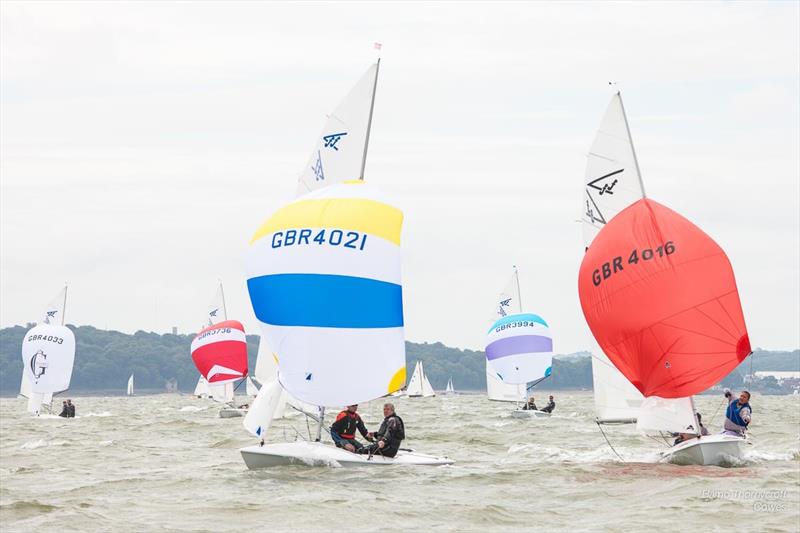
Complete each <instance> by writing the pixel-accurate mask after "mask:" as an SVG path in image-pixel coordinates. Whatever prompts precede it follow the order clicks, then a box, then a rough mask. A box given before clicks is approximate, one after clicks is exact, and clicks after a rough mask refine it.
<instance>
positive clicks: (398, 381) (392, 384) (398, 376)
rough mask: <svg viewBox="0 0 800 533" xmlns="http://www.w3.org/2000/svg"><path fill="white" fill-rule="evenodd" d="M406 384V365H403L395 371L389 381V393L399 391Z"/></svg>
mask: <svg viewBox="0 0 800 533" xmlns="http://www.w3.org/2000/svg"><path fill="white" fill-rule="evenodd" d="M405 384H406V367H403V368H401V369H400V370H398V371H397V372H395V373H394V376H392V379H391V380H390V381H389V389H388V391H387V393H388V394H391V393H393V392H395V391H399V390H400V389H402V388H403V387H404V386H405Z"/></svg>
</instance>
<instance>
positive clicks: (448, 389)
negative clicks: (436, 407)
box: [444, 378, 456, 393]
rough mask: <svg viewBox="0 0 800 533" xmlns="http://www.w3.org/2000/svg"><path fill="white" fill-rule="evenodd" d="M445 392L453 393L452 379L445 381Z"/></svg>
mask: <svg viewBox="0 0 800 533" xmlns="http://www.w3.org/2000/svg"><path fill="white" fill-rule="evenodd" d="M444 391H445V392H448V393H450V392H455V391H456V390H455V389H454V388H453V378H450V379H448V380H447V387H445V389H444Z"/></svg>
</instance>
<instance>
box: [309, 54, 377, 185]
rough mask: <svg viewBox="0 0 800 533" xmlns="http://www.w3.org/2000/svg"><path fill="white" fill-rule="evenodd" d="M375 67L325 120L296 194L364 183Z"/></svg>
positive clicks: (368, 71) (375, 77)
mask: <svg viewBox="0 0 800 533" xmlns="http://www.w3.org/2000/svg"><path fill="white" fill-rule="evenodd" d="M378 67H379V64H378V63H376V64H374V65H372V66H371V67H369V69H367V71H366V72H365V73H364V75H363V76H362V77H361V79H360V80H359V82H358V83H357V84H356V86H355V87H353V89H352V90H351V91H350V93H349V94H348V95H347V97H345V99H344V100H343V101H342V102H341V103H340V104H339V106H338V107H337V108H336V110H335V111H334V112H333V113H332V114H331V115H329V116H328V120H327V121H326V122H325V126H324V127H323V128H322V132H321V133H320V134H319V137H318V138H317V141H316V143H315V145H314V150H313V151H312V152H311V157H310V158H309V161H308V164H306V167H305V168H304V169H303V172H302V173H301V174H300V178H299V180H298V182H299V183H298V194H304V193H306V192H309V191H313V190H316V189H319V188H321V187H325V186H327V185H332V184H336V183H341V182H344V181H348V180H355V179H364V174H363V172H364V162H365V158H366V153H367V144H368V142H369V129H370V122H371V117H372V108H373V104H374V96H375V88H376V85H377V80H378Z"/></svg>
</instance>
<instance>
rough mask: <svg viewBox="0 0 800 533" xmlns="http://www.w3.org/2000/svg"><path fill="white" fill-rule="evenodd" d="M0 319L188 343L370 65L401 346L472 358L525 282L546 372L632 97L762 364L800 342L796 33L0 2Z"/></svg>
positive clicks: (786, 17) (640, 17)
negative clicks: (398, 254)
mask: <svg viewBox="0 0 800 533" xmlns="http://www.w3.org/2000/svg"><path fill="white" fill-rule="evenodd" d="M0 6H1V7H0V9H1V14H2V22H1V24H2V25H1V26H0V74H2V81H1V82H0V172H1V174H0V177H1V182H0V253H2V262H1V263H2V264H1V265H0V294H1V295H2V298H1V299H0V324H2V325H3V326H7V325H12V324H20V323H25V322H26V321H33V320H36V319H37V318H38V315H39V313H40V311H41V310H42V309H43V307H44V306H45V305H46V303H47V302H48V301H49V300H50V298H51V297H52V296H53V295H55V294H56V293H57V292H58V290H59V289H60V288H61V285H62V284H63V282H64V281H68V282H69V284H70V300H69V303H68V309H67V315H68V317H67V318H68V322H70V323H75V324H92V325H95V326H97V327H101V328H105V327H108V328H113V329H120V330H123V331H133V330H136V329H145V330H153V329H155V330H157V331H167V330H168V328H169V327H170V326H173V325H176V326H178V328H179V330H180V331H182V332H187V331H194V330H196V329H197V328H198V327H199V326H200V325H201V323H202V321H203V318H204V314H205V310H206V305H207V304H208V303H209V301H210V300H211V298H212V297H213V294H214V291H215V289H216V282H217V278H221V279H222V280H223V282H224V283H225V289H226V295H227V297H228V308H229V314H230V316H231V318H237V319H240V320H242V321H243V322H244V323H245V326H246V328H247V329H248V330H249V331H250V332H254V333H258V330H257V325H256V321H255V318H254V316H253V313H252V310H251V309H250V305H249V301H248V298H247V292H246V287H245V281H244V274H243V262H244V254H245V252H246V249H247V242H248V240H249V238H250V236H251V235H252V233H253V232H254V231H255V229H256V227H257V226H258V225H259V224H260V222H261V221H263V219H265V218H266V217H267V216H268V215H269V214H270V213H271V212H272V211H273V210H274V209H275V208H277V207H278V206H280V205H281V204H282V203H284V202H286V201H288V200H290V199H291V198H292V196H293V193H294V190H295V186H296V178H297V175H298V173H299V172H300V170H301V168H302V166H303V165H304V164H305V163H306V160H307V158H308V155H309V151H310V150H311V147H312V145H313V141H314V138H315V136H316V134H317V133H318V131H319V128H320V127H321V126H322V123H323V119H324V115H325V113H327V112H330V111H331V110H332V109H333V108H334V107H335V105H336V104H337V103H338V101H339V100H340V99H341V98H342V97H343V96H344V95H345V94H346V93H347V91H348V90H349V89H350V87H351V86H352V85H353V84H354V83H355V82H356V81H357V80H358V78H359V76H360V75H361V74H362V73H363V71H364V70H365V69H366V68H367V66H368V65H369V63H370V62H372V61H373V60H374V58H375V57H376V56H375V52H374V50H373V49H372V43H373V42H374V41H380V42H382V43H383V50H382V52H381V53H382V57H383V62H382V66H381V76H380V80H379V82H378V95H377V101H376V108H375V119H374V123H373V130H372V132H373V134H372V138H371V141H370V154H369V159H368V163H367V179H368V180H369V181H370V182H372V183H374V184H376V185H378V186H380V187H381V188H383V189H385V190H386V191H389V192H391V193H392V194H394V195H395V196H396V197H397V200H398V202H399V204H400V205H401V206H402V207H404V209H405V212H406V225H405V229H404V234H403V240H404V242H403V248H404V263H403V271H404V298H405V317H406V325H407V328H406V334H407V338H408V339H409V340H413V341H438V340H440V341H443V342H445V343H447V344H450V345H455V346H461V347H470V348H481V347H482V343H483V339H484V335H485V332H486V329H487V327H488V323H487V322H488V317H489V316H490V313H491V307H492V304H493V300H494V297H495V295H496V294H497V293H498V291H499V290H500V289H501V288H502V286H503V285H504V284H505V282H506V281H507V277H508V275H509V274H510V269H511V265H512V264H517V265H519V267H520V273H521V282H522V292H523V300H524V302H525V307H526V308H527V310H528V311H531V312H536V313H538V314H541V315H542V316H543V317H545V319H547V321H548V322H549V323H550V324H551V326H552V328H553V330H554V335H555V348H556V351H558V352H571V351H575V350H580V349H587V348H592V347H593V346H594V343H593V340H592V338H591V334H590V332H589V330H588V327H587V326H586V323H585V321H584V319H583V315H582V313H581V310H580V305H579V302H578V296H577V271H578V267H579V265H580V260H581V256H582V240H581V231H580V227H579V224H578V223H576V222H575V220H576V219H577V218H578V216H579V209H580V198H581V180H582V177H583V172H584V166H585V153H586V151H587V150H588V148H589V145H590V144H591V141H592V139H593V137H594V134H595V131H596V129H597V127H598V125H599V123H600V119H601V117H602V114H603V112H604V111H605V107H606V105H607V104H608V100H609V98H610V94H611V93H610V91H609V89H608V87H607V81H608V80H614V81H616V82H618V83H619V86H620V87H621V88H622V90H623V97H624V99H625V104H626V108H627V111H628V113H629V118H630V121H631V129H632V133H633V136H634V142H635V144H636V148H637V151H638V155H639V161H640V165H641V169H642V173H643V176H644V180H645V184H646V187H647V191H648V194H649V195H650V196H651V197H652V198H654V199H656V200H658V201H659V202H661V203H664V204H666V205H668V206H669V207H671V208H673V209H675V210H676V211H678V212H679V213H681V214H683V215H684V216H686V217H688V218H689V219H690V220H692V221H693V222H695V223H696V224H698V225H699V226H700V227H702V228H703V229H704V230H705V231H706V232H707V233H708V234H709V235H711V236H712V237H713V238H714V239H716V240H717V242H719V243H720V244H721V245H722V246H723V248H724V249H725V250H726V252H727V253H728V255H729V257H730V258H731V261H732V263H733V266H734V270H735V272H736V277H737V281H738V284H739V289H740V294H741V297H742V303H743V306H744V310H745V317H746V321H747V325H748V329H749V332H750V338H751V340H752V343H753V346H761V347H765V348H773V349H778V348H796V347H797V346H798V345H800V338H798V336H799V335H800V333H799V329H798V328H799V327H800V326H798V324H800V286H799V285H798V279H799V278H800V242H799V240H800V229H799V228H800V215H799V213H800V148H798V147H799V146H800V110H799V109H798V95H799V93H800V83H799V81H798V80H799V79H800V51H799V50H800V42H799V39H800V28H799V27H798V20H799V19H800V12H799V11H798V4H797V3H796V2H785V3H762V2H758V3H751V4H748V3H659V4H652V3H647V4H638V3H613V4H612V3H607V4H606V3H601V2H589V3H574V4H567V5H562V4H555V3H553V4H549V3H542V2H540V3H531V4H521V3H520V4H503V5H497V4H496V3H492V4H455V3H442V4H425V3H402V4H400V3H398V4H379V3H354V4H347V3H327V4H305V3H304V4H260V3H251V2H247V3H239V4H229V3H225V4H215V3H210V2H203V3H197V4H190V3H172V4H164V3H156V2H141V3H130V4H126V3H118V2H108V3H100V2H97V3H68V2H57V3H45V2H37V3H25V2H23V3H15V2H5V1H4V2H3V3H2V4H0Z"/></svg>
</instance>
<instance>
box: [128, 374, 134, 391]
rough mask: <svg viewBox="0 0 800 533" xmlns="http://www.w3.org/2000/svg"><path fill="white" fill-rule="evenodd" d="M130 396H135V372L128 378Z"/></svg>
mask: <svg viewBox="0 0 800 533" xmlns="http://www.w3.org/2000/svg"><path fill="white" fill-rule="evenodd" d="M127 393H128V396H133V374H131V377H129V378H128V390H127Z"/></svg>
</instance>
